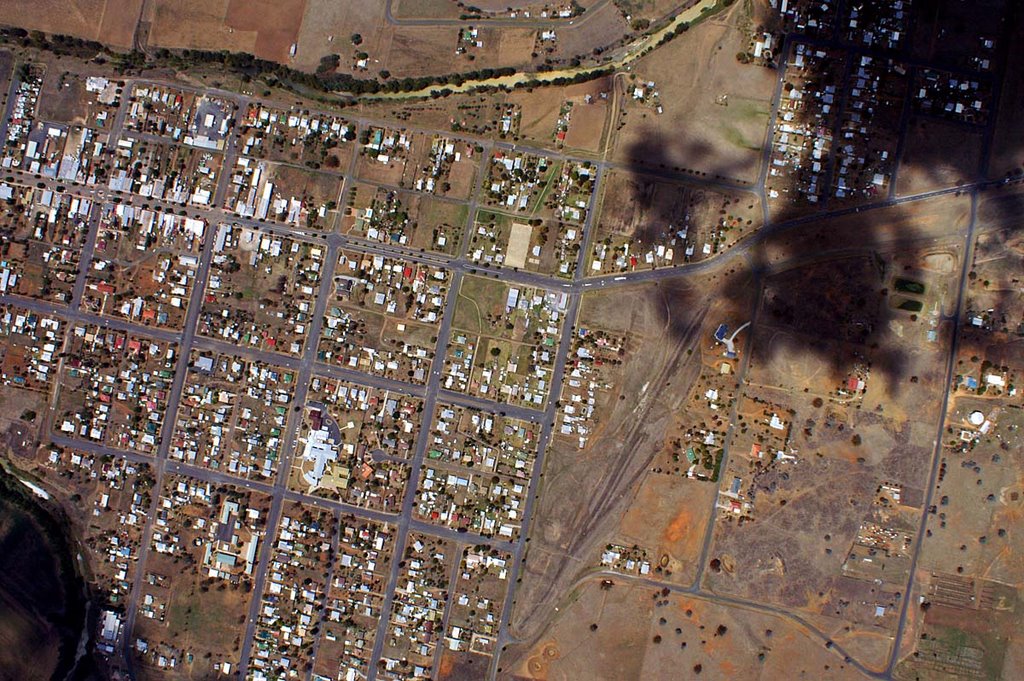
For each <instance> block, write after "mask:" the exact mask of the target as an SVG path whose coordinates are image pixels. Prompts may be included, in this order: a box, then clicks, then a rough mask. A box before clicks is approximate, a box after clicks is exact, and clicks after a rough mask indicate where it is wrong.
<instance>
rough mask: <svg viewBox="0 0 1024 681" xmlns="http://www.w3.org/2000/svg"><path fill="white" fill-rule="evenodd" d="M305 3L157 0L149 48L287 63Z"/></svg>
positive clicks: (290, 0)
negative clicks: (217, 52) (222, 53)
mask: <svg viewBox="0 0 1024 681" xmlns="http://www.w3.org/2000/svg"><path fill="white" fill-rule="evenodd" d="M305 6H306V0H282V1H280V2H272V1H270V0H213V1H212V2H205V1H202V2H200V1H197V0H184V1H180V0H156V2H155V4H154V6H153V7H152V9H151V16H150V17H148V19H149V20H150V21H151V22H152V28H151V29H150V34H149V43H150V44H151V45H154V46H160V47H188V48H195V49H208V50H220V49H228V50H234V51H238V52H249V53H251V54H255V55H256V56H257V57H260V58H262V59H270V60H273V61H280V62H286V61H288V57H289V54H288V52H289V48H290V47H291V45H292V44H293V43H295V42H296V39H297V38H298V35H299V26H300V24H301V21H302V16H303V11H304V9H305Z"/></svg>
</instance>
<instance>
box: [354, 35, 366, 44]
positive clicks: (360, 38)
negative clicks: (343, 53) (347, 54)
mask: <svg viewBox="0 0 1024 681" xmlns="http://www.w3.org/2000/svg"><path fill="white" fill-rule="evenodd" d="M352 44H353V45H362V44H363V36H361V35H359V34H358V33H353V34H352Z"/></svg>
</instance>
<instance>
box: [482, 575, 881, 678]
mask: <svg viewBox="0 0 1024 681" xmlns="http://www.w3.org/2000/svg"><path fill="white" fill-rule="evenodd" d="M601 580H602V578H599V577H598V578H589V579H585V580H582V581H581V583H580V584H579V585H578V586H577V588H576V590H575V591H574V592H573V596H572V599H571V600H567V601H564V602H563V603H562V604H561V605H562V607H561V608H560V612H559V613H558V614H556V615H555V620H554V622H553V624H552V625H551V626H550V627H548V628H547V629H546V630H545V631H544V632H543V633H542V634H540V635H539V636H537V637H535V638H532V639H530V640H529V642H527V643H523V644H518V645H516V646H511V647H510V648H509V650H508V652H506V653H505V655H503V656H502V658H501V661H500V665H501V666H500V667H499V672H502V673H508V674H509V675H515V678H524V679H538V680H539V679H645V681H646V680H653V681H660V680H661V679H665V680H666V681H667V680H669V679H672V680H675V679H716V680H717V679H755V678H760V679H831V680H836V681H839V680H845V679H859V678H863V677H862V676H861V675H860V673H859V672H857V671H856V670H854V669H852V668H851V667H850V666H849V665H847V664H846V663H844V661H843V658H842V657H841V656H839V655H837V654H836V653H835V652H833V651H831V650H829V649H828V648H826V646H825V645H824V642H823V641H822V640H821V638H819V637H818V636H816V635H814V634H812V633H810V632H809V631H807V630H806V629H804V628H803V627H800V626H799V625H796V624H795V623H793V622H792V621H791V620H788V619H786V618H783V617H778V616H774V615H766V614H763V613H759V612H756V611H751V610H747V609H743V608H733V607H727V606H723V605H718V604H715V603H713V602H710V601H708V600H704V599H702V598H694V597H690V596H684V595H677V594H674V593H670V592H669V591H668V589H665V590H661V589H658V588H657V587H652V586H647V585H643V586H640V585H636V584H633V583H632V582H631V581H630V580H625V579H619V578H613V579H611V580H610V581H611V584H610V585H609V584H608V583H605V587H604V588H602V587H601ZM499 676H500V674H499Z"/></svg>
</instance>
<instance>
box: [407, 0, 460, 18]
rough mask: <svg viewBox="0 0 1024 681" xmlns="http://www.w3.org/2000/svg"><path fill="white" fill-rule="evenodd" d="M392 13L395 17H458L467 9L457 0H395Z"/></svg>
mask: <svg viewBox="0 0 1024 681" xmlns="http://www.w3.org/2000/svg"><path fill="white" fill-rule="evenodd" d="M391 14H392V15H394V17H395V19H398V20H402V19H458V18H459V15H460V14H465V10H463V9H460V8H459V6H458V5H457V4H456V2H455V0H394V2H392V3H391Z"/></svg>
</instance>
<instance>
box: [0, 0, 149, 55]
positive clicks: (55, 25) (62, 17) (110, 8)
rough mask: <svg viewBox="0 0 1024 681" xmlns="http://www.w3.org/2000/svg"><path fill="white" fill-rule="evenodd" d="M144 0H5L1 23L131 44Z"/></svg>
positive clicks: (127, 45)
mask: <svg viewBox="0 0 1024 681" xmlns="http://www.w3.org/2000/svg"><path fill="white" fill-rule="evenodd" d="M142 2H143V0H117V1H116V2H115V1H114V0H66V1H57V0H42V1H41V2H40V1H38V0H36V1H35V2H32V1H31V0H5V2H3V3H2V4H0V23H5V24H11V25H14V26H21V27H23V28H27V29H35V30H39V31H43V32H45V33H62V34H64V35H73V36H77V37H80V38H85V39H87V40H97V41H99V42H101V43H104V44H109V45H113V46H114V47H131V44H132V36H133V35H134V32H135V23H136V21H137V20H138V18H139V10H140V9H141V8H142Z"/></svg>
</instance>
